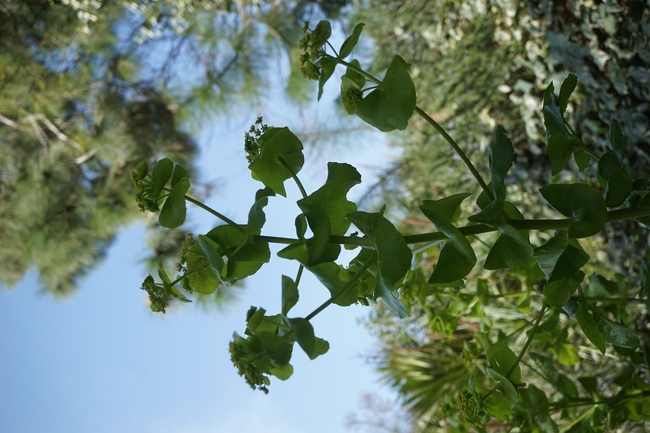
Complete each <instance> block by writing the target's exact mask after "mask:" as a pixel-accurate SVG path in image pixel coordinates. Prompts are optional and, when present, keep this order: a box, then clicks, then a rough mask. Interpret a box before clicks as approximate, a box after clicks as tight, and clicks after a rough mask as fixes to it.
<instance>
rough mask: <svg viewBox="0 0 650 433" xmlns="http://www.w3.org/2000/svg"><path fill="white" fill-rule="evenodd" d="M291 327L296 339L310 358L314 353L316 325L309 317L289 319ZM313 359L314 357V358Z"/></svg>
mask: <svg viewBox="0 0 650 433" xmlns="http://www.w3.org/2000/svg"><path fill="white" fill-rule="evenodd" d="M289 324H290V325H291V329H293V332H294V335H295V336H296V341H297V342H298V344H299V345H300V347H302V350H304V351H305V353H306V354H307V356H309V357H310V358H311V357H312V355H313V353H314V344H315V342H316V339H315V336H314V327H313V326H312V325H311V323H309V320H307V319H301V318H300V319H289ZM312 359H313V358H312Z"/></svg>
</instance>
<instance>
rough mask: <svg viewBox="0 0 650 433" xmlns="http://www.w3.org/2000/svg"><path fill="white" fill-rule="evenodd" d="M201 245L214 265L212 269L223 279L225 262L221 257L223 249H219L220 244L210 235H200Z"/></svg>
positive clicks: (211, 264) (210, 262) (209, 261)
mask: <svg viewBox="0 0 650 433" xmlns="http://www.w3.org/2000/svg"><path fill="white" fill-rule="evenodd" d="M199 246H200V247H201V249H202V250H203V252H204V253H205V257H206V259H207V260H208V263H209V264H210V267H212V270H213V271H214V272H215V274H216V275H217V277H218V278H219V279H221V272H222V271H223V266H224V262H223V258H222V257H221V251H219V245H217V243H216V242H215V241H213V240H212V239H210V238H209V237H207V236H204V235H199Z"/></svg>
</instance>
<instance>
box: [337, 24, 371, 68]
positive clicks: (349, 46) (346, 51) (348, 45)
mask: <svg viewBox="0 0 650 433" xmlns="http://www.w3.org/2000/svg"><path fill="white" fill-rule="evenodd" d="M364 25H365V24H364V23H359V24H357V25H356V26H354V30H353V31H352V34H351V35H350V36H349V37H348V38H347V39H346V40H345V42H343V45H341V49H340V51H339V58H340V59H345V58H346V57H347V56H349V55H350V53H351V52H352V50H353V49H354V47H356V46H357V42H359V36H361V31H363V26H364Z"/></svg>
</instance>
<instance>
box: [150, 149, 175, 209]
mask: <svg viewBox="0 0 650 433" xmlns="http://www.w3.org/2000/svg"><path fill="white" fill-rule="evenodd" d="M173 169H174V163H173V162H172V161H171V160H170V159H168V158H163V159H161V160H160V161H158V162H157V163H156V165H154V166H153V169H152V170H151V183H152V187H151V193H150V194H151V198H152V199H155V198H156V197H158V196H159V195H160V193H161V192H162V190H163V188H164V187H165V185H167V182H168V181H169V178H170V177H171V176H172V170H173Z"/></svg>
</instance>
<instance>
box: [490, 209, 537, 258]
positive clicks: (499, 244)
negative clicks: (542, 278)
mask: <svg viewBox="0 0 650 433" xmlns="http://www.w3.org/2000/svg"><path fill="white" fill-rule="evenodd" d="M503 210H504V212H505V214H506V216H507V217H508V219H509V220H523V219H524V217H523V215H522V214H521V212H519V209H517V208H516V207H515V206H514V205H513V204H512V203H510V202H505V203H504V206H503ZM498 227H499V230H500V231H501V233H502V234H501V235H500V236H499V238H498V239H497V241H496V242H495V243H494V245H493V246H492V248H491V249H490V252H489V253H488V256H487V259H486V260H485V265H484V268H485V269H505V268H513V267H517V266H521V265H524V264H526V263H528V262H529V261H530V259H532V258H533V247H532V245H530V242H529V240H528V231H525V230H516V229H515V228H514V227H512V226H511V225H510V224H499V225H498Z"/></svg>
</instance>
